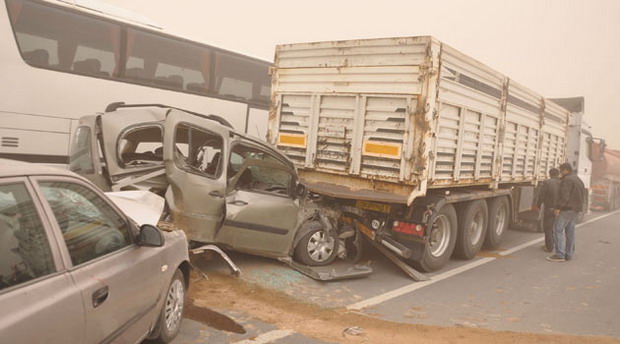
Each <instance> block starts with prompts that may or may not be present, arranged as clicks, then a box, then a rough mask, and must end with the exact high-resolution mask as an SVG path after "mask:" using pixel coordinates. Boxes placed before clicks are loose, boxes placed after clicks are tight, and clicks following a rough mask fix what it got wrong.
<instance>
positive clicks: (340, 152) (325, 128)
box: [312, 96, 357, 172]
mask: <svg viewBox="0 0 620 344" xmlns="http://www.w3.org/2000/svg"><path fill="white" fill-rule="evenodd" d="M356 104H357V102H356V96H322V97H320V100H319V109H318V116H319V118H318V131H317V145H316V153H315V156H314V163H313V164H312V165H314V166H315V167H317V168H319V169H325V170H334V171H339V172H348V170H349V167H350V164H351V140H352V138H353V120H354V118H355V111H356Z"/></svg>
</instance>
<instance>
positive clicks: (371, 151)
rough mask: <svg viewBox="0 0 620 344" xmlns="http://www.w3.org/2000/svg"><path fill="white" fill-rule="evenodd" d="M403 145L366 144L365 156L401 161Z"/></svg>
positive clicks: (370, 142) (368, 142)
mask: <svg viewBox="0 0 620 344" xmlns="http://www.w3.org/2000/svg"><path fill="white" fill-rule="evenodd" d="M400 149H401V145H399V144H393V143H384V142H373V141H366V142H364V154H365V155H372V156H378V157H381V158H394V159H400Z"/></svg>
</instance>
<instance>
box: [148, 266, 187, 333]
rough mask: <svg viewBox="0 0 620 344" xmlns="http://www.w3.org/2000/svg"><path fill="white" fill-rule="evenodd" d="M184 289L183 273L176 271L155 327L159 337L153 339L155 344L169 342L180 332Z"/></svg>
mask: <svg viewBox="0 0 620 344" xmlns="http://www.w3.org/2000/svg"><path fill="white" fill-rule="evenodd" d="M185 289H186V287H185V280H184V279H183V273H182V272H181V271H180V270H177V271H176V272H175V273H174V276H172V281H170V285H169V286H168V290H167V291H166V295H165V296H164V298H165V299H164V306H163V307H162V310H161V313H160V315H159V320H158V322H157V325H156V326H155V331H154V332H155V333H157V332H159V336H158V337H157V338H156V339H155V342H156V343H169V342H171V341H172V340H173V339H174V337H176V335H177V334H178V333H179V331H180V330H181V319H182V317H183V309H184V306H185Z"/></svg>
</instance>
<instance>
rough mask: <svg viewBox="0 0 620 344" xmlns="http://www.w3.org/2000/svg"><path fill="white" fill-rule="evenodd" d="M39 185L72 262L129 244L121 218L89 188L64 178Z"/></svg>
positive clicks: (76, 263)
mask: <svg viewBox="0 0 620 344" xmlns="http://www.w3.org/2000/svg"><path fill="white" fill-rule="evenodd" d="M40 186H41V190H42V191H43V195H44V196H45V198H46V199H47V202H48V203H49V205H50V208H51V209H52V212H53V213H54V217H55V219H56V222H57V223H58V227H59V228H60V230H61V231H62V237H63V239H64V241H65V243H66V244H67V249H68V250H69V255H70V256H71V261H72V262H73V265H79V264H82V263H85V262H88V261H90V260H93V259H95V258H98V257H101V256H103V255H106V254H108V253H111V252H114V251H116V250H119V249H121V248H123V247H126V246H128V245H131V244H132V240H131V236H132V235H131V232H130V230H129V228H128V226H127V224H126V223H125V219H123V218H122V217H121V216H120V215H118V213H116V211H114V209H112V207H110V205H108V204H107V203H106V202H105V200H104V199H103V198H101V197H99V196H98V195H97V194H95V193H94V192H93V191H91V190H90V189H88V188H85V187H83V186H81V185H78V184H73V183H66V182H44V183H40Z"/></svg>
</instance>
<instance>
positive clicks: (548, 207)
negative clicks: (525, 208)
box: [535, 168, 561, 252]
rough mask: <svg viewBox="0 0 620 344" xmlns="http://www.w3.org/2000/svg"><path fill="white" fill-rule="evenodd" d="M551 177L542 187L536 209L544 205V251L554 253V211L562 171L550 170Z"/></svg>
mask: <svg viewBox="0 0 620 344" xmlns="http://www.w3.org/2000/svg"><path fill="white" fill-rule="evenodd" d="M549 177H550V178H549V179H547V180H545V181H544V182H543V183H542V185H541V186H540V191H539V193H538V197H537V199H536V203H535V208H536V210H540V209H541V207H542V206H543V204H544V212H543V228H544V230H545V245H544V246H543V249H544V250H545V251H546V252H553V222H554V220H555V214H553V210H554V209H555V203H556V201H557V198H558V191H559V190H560V182H561V181H560V171H559V170H558V169H557V168H552V169H550V170H549Z"/></svg>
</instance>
